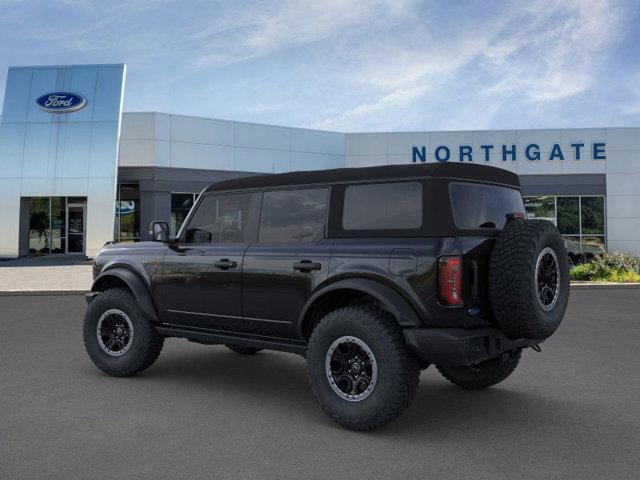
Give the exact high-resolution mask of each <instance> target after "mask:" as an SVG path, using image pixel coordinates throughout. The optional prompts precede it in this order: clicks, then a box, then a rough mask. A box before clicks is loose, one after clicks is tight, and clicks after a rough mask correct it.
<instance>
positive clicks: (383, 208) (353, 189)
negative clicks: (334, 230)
mask: <svg viewBox="0 0 640 480" xmlns="http://www.w3.org/2000/svg"><path fill="white" fill-rule="evenodd" d="M421 226H422V185H421V184H419V183H417V182H398V183H377V184H366V185H351V186H348V187H347V188H346V190H345V192H344V209H343V211H342V228H344V229H345V230H401V229H414V228H420V227H421Z"/></svg>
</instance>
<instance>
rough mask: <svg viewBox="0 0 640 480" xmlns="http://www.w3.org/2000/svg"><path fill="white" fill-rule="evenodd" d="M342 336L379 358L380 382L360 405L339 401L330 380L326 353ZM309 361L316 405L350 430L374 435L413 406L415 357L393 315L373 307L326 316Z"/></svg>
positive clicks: (312, 342) (351, 308)
mask: <svg viewBox="0 0 640 480" xmlns="http://www.w3.org/2000/svg"><path fill="white" fill-rule="evenodd" d="M342 337H349V338H353V337H355V338H357V339H359V340H360V341H362V342H363V343H364V344H366V346H367V347H368V348H369V349H370V350H371V352H372V353H373V356H374V357H375V362H376V365H377V381H376V382H375V385H374V386H373V388H372V390H371V392H370V393H369V394H368V396H367V397H366V398H364V399H361V400H359V401H350V400H347V399H345V398H342V397H341V396H339V395H338V393H336V391H335V390H334V387H332V385H331V384H330V381H329V376H328V375H327V370H326V361H327V354H328V352H329V351H330V347H331V345H332V344H334V342H336V341H339V339H340V338H342ZM306 358H307V372H308V376H309V382H310V384H311V388H312V390H313V394H314V396H315V398H316V400H317V401H318V403H319V404H320V406H321V407H322V409H323V410H324V411H325V413H326V414H327V415H329V417H331V418H332V419H333V420H334V421H335V422H337V423H339V424H340V425H342V426H344V427H346V428H349V429H351V430H359V431H367V430H373V429H376V428H379V427H381V426H383V425H385V424H387V423H389V422H391V421H393V420H395V419H396V418H398V417H399V416H400V415H401V414H402V413H403V412H404V411H405V409H406V408H407V407H408V406H409V405H410V403H411V401H412V400H413V397H414V395H415V392H416V390H417V388H418V383H419V377H420V365H419V362H418V360H417V358H416V357H415V355H414V354H413V353H412V352H411V351H410V350H409V348H408V347H407V345H406V344H405V342H404V338H403V336H402V331H401V329H400V327H399V326H398V324H397V322H396V321H395V319H394V318H393V317H392V316H391V314H389V313H388V312H385V311H383V310H381V309H379V308H377V307H375V306H373V305H352V306H347V307H344V308H339V309H337V310H334V311H332V312H330V313H328V314H327V315H325V316H324V317H323V318H322V319H321V320H320V322H319V323H318V324H317V325H316V327H315V329H314V330H313V333H312V334H311V338H310V340H309V348H308V350H307V357H306Z"/></svg>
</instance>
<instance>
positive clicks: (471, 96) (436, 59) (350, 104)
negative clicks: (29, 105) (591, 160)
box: [0, 0, 630, 131]
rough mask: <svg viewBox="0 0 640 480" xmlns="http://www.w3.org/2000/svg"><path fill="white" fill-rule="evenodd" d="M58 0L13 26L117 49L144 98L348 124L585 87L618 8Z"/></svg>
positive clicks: (383, 1) (372, 124)
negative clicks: (46, 11) (69, 15)
mask: <svg viewBox="0 0 640 480" xmlns="http://www.w3.org/2000/svg"><path fill="white" fill-rule="evenodd" d="M8 1H9V2H12V1H13V0H0V5H6V4H7V2H8ZM59 1H60V2H62V4H63V6H64V7H65V8H69V9H71V11H73V14H74V18H73V19H72V20H71V21H70V23H69V25H66V24H62V25H61V24H59V23H55V24H53V23H50V22H44V23H43V24H42V25H37V26H34V27H33V28H21V29H20V30H18V31H17V33H16V36H18V37H21V38H26V39H27V40H28V41H29V42H39V47H38V48H40V49H41V50H42V55H43V56H46V55H47V54H49V53H51V52H53V53H56V54H60V55H62V54H64V58H65V59H66V58H76V57H80V58H83V59H85V58H91V59H93V58H96V59H97V60H99V59H101V58H109V59H111V58H118V59H124V60H125V61H127V63H129V65H130V68H131V73H132V74H131V75H130V76H129V80H128V81H129V82H132V81H134V78H135V76H134V75H133V72H134V70H137V71H138V72H142V73H141V74H142V75H143V78H144V81H148V78H155V80H154V82H153V84H149V85H145V86H137V91H138V92H140V91H143V90H144V91H145V98H153V96H154V94H153V89H154V88H156V89H158V90H162V89H164V91H166V89H167V88H169V87H172V86H182V85H184V84H186V83H188V82H193V84H192V86H193V87H194V88H197V91H198V92H200V93H201V97H202V101H201V103H200V104H198V105H190V104H189V102H185V98H187V99H189V100H190V99H192V98H194V97H197V95H196V94H195V93H191V94H189V95H191V96H186V97H183V101H182V103H178V105H186V104H189V105H190V106H189V108H191V109H192V112H193V113H196V114H200V115H207V114H210V115H215V114H216V112H217V111H219V110H224V111H227V112H231V113H230V115H231V116H235V113H234V109H235V111H237V112H238V115H247V116H248V117H249V118H248V119H249V120H254V121H266V122H269V121H272V122H275V123H280V124H282V123H286V122H287V121H288V120H287V118H296V119H297V120H296V121H297V125H301V126H304V125H306V126H314V127H322V128H328V129H333V130H345V131H357V130H388V129H401V128H420V129H424V128H433V129H437V128H445V127H446V128H464V129H467V128H489V127H491V126H492V125H493V123H495V122H496V119H502V118H505V117H504V115H505V112H514V111H515V112H518V111H520V112H523V113H524V112H528V111H536V110H543V109H544V108H545V106H546V105H553V104H557V103H561V102H568V101H571V99H575V98H580V96H581V95H582V96H584V95H588V94H589V92H590V91H591V90H592V89H593V88H594V85H595V84H596V82H597V81H598V79H599V78H600V77H599V76H600V75H602V73H601V72H599V70H598V67H597V65H598V63H599V62H600V61H601V60H602V59H603V58H605V57H606V55H607V52H608V51H609V49H610V48H611V45H612V44H613V43H614V41H615V40H616V38H617V36H618V35H622V34H623V33H622V29H621V25H622V23H623V21H624V15H625V13H624V11H623V5H621V4H619V3H618V1H617V0H562V1H561V0H532V1H529V2H526V3H525V2H521V3H516V4H510V5H509V6H508V7H505V6H503V5H502V4H495V3H494V2H491V1H487V2H484V3H482V4H479V3H478V4H473V3H472V4H469V10H472V11H469V12H467V9H466V7H463V6H461V5H460V4H458V3H457V2H455V3H443V2H440V1H437V0H425V1H423V2H418V1H417V0H369V1H366V0H323V1H317V0H315V1H311V0H299V1H296V0H274V1H265V2H259V3H256V2H255V1H251V0H237V1H234V2H228V1H222V0H220V1H216V2H213V1H209V2H203V3H200V2H178V1H173V0H133V1H128V2H115V1H114V2H104V1H98V0H77V1H76V0H59ZM71 7H75V8H71ZM29 8H31V9H32V10H33V11H36V10H37V8H38V7H37V6H36V5H34V4H32V3H31V2H21V6H20V9H29ZM5 10H7V11H8V10H11V11H13V10H15V11H18V10H19V9H18V8H16V9H8V8H7V9H5ZM34 18H41V17H34ZM4 26H6V24H0V29H2V28H3V27H4ZM5 30H6V29H5ZM229 72H232V73H229ZM222 75H227V76H225V77H224V80H220V81H219V82H217V83H215V86H210V85H209V84H210V83H214V80H216V79H219V78H221V76H222ZM194 79H195V80H194ZM225 82H227V83H225ZM283 83H286V85H283ZM160 84H161V85H162V86H161V87H160V86H159V85H160ZM225 87H226V88H229V89H230V90H231V89H233V90H234V92H235V95H236V96H235V97H234V96H233V95H226V96H225V95H221V94H220V91H221V90H225ZM181 88H182V87H181ZM146 90H148V94H147V92H146ZM130 91H133V89H131V90H130ZM176 93H177V94H180V93H181V92H176ZM155 95H156V96H157V97H159V96H160V93H157V94H155ZM140 97H141V95H137V96H136V98H140ZM210 98H215V100H212V99H210ZM215 102H217V103H215ZM191 103H193V102H191ZM221 103H223V104H224V106H223V107H222V106H221ZM234 105H236V106H235V107H234ZM239 105H243V106H242V107H240V106H239ZM163 107H164V108H171V105H168V104H167V105H163ZM147 108H148V107H147ZM177 108H179V109H180V108H184V107H180V106H179V107H177ZM629 108H630V107H629ZM302 111H304V113H301V112H302ZM209 112H211V113H209ZM287 112H289V113H288V114H287ZM283 114H284V115H285V118H282V115H283ZM269 115H272V116H273V117H275V116H276V115H278V117H277V118H270V117H269Z"/></svg>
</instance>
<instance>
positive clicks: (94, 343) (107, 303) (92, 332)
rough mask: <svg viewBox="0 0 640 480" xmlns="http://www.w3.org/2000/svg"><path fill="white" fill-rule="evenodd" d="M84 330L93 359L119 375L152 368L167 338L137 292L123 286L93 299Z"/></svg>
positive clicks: (109, 373) (86, 342) (86, 345)
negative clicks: (145, 310)
mask: <svg viewBox="0 0 640 480" xmlns="http://www.w3.org/2000/svg"><path fill="white" fill-rule="evenodd" d="M82 333H83V337H84V346H85V349H86V351H87V354H88V355H89V358H90V359H91V361H92V362H93V363H94V364H95V365H96V366H97V367H98V368H99V369H100V370H102V371H103V372H104V373H106V374H108V375H112V376H116V377H125V376H129V375H134V374H136V373H139V372H141V371H143V370H145V369H146V368H149V367H150V366H151V365H152V364H153V362H155V361H156V359H157V358H158V356H159V355H160V352H161V351H162V346H163V344H164V338H163V337H162V336H161V335H159V334H158V332H156V329H155V328H154V326H153V325H152V324H151V321H150V320H149V319H148V318H146V317H145V316H144V314H143V313H142V311H141V310H140V308H138V304H137V302H136V300H135V298H134V296H133V294H132V293H131V292H130V291H129V290H126V289H123V288H113V289H109V290H106V291H104V292H102V293H101V294H99V295H98V296H96V297H95V298H94V299H93V301H92V302H91V304H90V305H89V308H88V309H87V313H86V315H85V319H84V325H83V331H82Z"/></svg>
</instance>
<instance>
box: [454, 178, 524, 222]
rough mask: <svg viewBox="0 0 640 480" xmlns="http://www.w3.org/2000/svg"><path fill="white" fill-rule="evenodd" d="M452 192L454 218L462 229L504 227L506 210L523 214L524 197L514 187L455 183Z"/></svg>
mask: <svg viewBox="0 0 640 480" xmlns="http://www.w3.org/2000/svg"><path fill="white" fill-rule="evenodd" d="M449 192H450V194H451V205H452V207H453V219H454V221H455V224H456V226H457V227H458V228H460V229H462V230H476V229H480V228H502V227H504V224H505V221H506V217H505V215H506V214H507V213H514V212H521V213H524V204H523V202H522V196H521V195H520V191H519V190H517V189H515V188H509V187H499V186H496V185H483V184H480V183H463V182H453V183H451V184H450V185H449Z"/></svg>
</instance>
